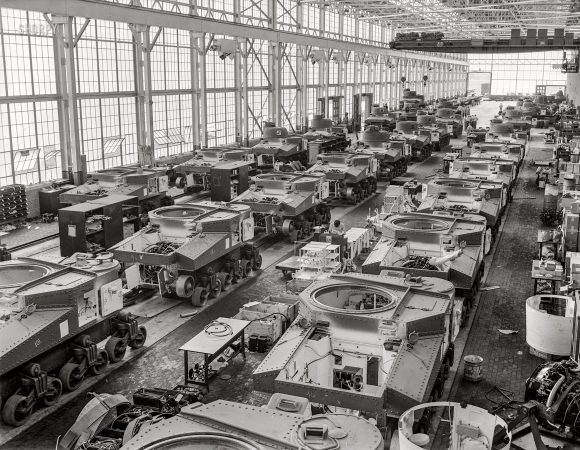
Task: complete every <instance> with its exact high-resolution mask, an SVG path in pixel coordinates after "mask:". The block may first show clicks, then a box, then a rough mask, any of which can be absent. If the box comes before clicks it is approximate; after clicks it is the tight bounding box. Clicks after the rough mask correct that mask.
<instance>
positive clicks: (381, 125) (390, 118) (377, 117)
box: [365, 105, 397, 131]
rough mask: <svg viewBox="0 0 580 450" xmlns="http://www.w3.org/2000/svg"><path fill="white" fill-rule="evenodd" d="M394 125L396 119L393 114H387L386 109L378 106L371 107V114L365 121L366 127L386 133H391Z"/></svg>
mask: <svg viewBox="0 0 580 450" xmlns="http://www.w3.org/2000/svg"><path fill="white" fill-rule="evenodd" d="M396 123H397V117H396V116H395V115H394V114H389V110H388V108H385V107H383V106H379V105H373V106H372V108H371V114H370V115H369V117H367V118H366V119H365V125H366V126H367V127H369V126H374V127H377V128H378V129H379V130H386V131H393V130H394V129H395V124H396Z"/></svg>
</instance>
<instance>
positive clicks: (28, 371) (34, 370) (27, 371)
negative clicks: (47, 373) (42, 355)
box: [22, 362, 42, 377]
mask: <svg viewBox="0 0 580 450" xmlns="http://www.w3.org/2000/svg"><path fill="white" fill-rule="evenodd" d="M41 372H42V370H40V364H38V363H32V362H30V363H28V364H26V365H25V366H24V368H23V369H22V373H23V374H24V375H28V376H29V377H37V376H39V375H40V373H41Z"/></svg>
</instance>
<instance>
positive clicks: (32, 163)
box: [14, 148, 40, 175]
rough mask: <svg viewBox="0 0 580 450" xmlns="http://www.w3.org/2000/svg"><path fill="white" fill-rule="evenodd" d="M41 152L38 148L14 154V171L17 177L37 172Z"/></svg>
mask: <svg viewBox="0 0 580 450" xmlns="http://www.w3.org/2000/svg"><path fill="white" fill-rule="evenodd" d="M39 152H40V150H39V149H37V148H30V149H27V150H20V151H17V152H16V153H15V154H14V171H15V172H16V175H21V174H24V173H31V172H34V171H35V170H37V169H38V153H39Z"/></svg>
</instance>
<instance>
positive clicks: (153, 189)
mask: <svg viewBox="0 0 580 450" xmlns="http://www.w3.org/2000/svg"><path fill="white" fill-rule="evenodd" d="M165 172H166V170H165V168H163V167H159V168H154V169H142V168H138V167H131V168H130V167H113V168H111V169H102V170H97V171H95V172H91V173H89V174H88V175H87V179H88V180H87V182H86V183H85V184H82V185H80V186H77V187H75V188H74V189H70V190H69V191H66V192H63V193H62V194H61V195H60V201H61V202H63V203H71V204H73V205H76V204H78V203H84V202H86V201H88V200H95V199H97V198H101V197H106V196H108V195H128V196H134V197H137V198H138V199H139V206H141V208H142V211H141V212H144V211H147V210H151V209H154V208H158V207H160V206H165V205H166V204H167V202H171V199H170V198H166V194H167V190H168V189H169V176H167V175H166V174H165Z"/></svg>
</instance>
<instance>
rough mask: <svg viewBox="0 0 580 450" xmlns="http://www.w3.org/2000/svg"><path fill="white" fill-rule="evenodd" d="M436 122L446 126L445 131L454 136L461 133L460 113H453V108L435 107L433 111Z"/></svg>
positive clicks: (461, 120) (456, 136)
mask: <svg viewBox="0 0 580 450" xmlns="http://www.w3.org/2000/svg"><path fill="white" fill-rule="evenodd" d="M435 117H436V119H437V123H440V124H443V125H446V126H447V131H449V133H452V136H453V137H454V138H458V137H459V136H461V135H462V134H463V119H462V117H461V115H460V114H455V109H453V108H437V110H436V111H435Z"/></svg>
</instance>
